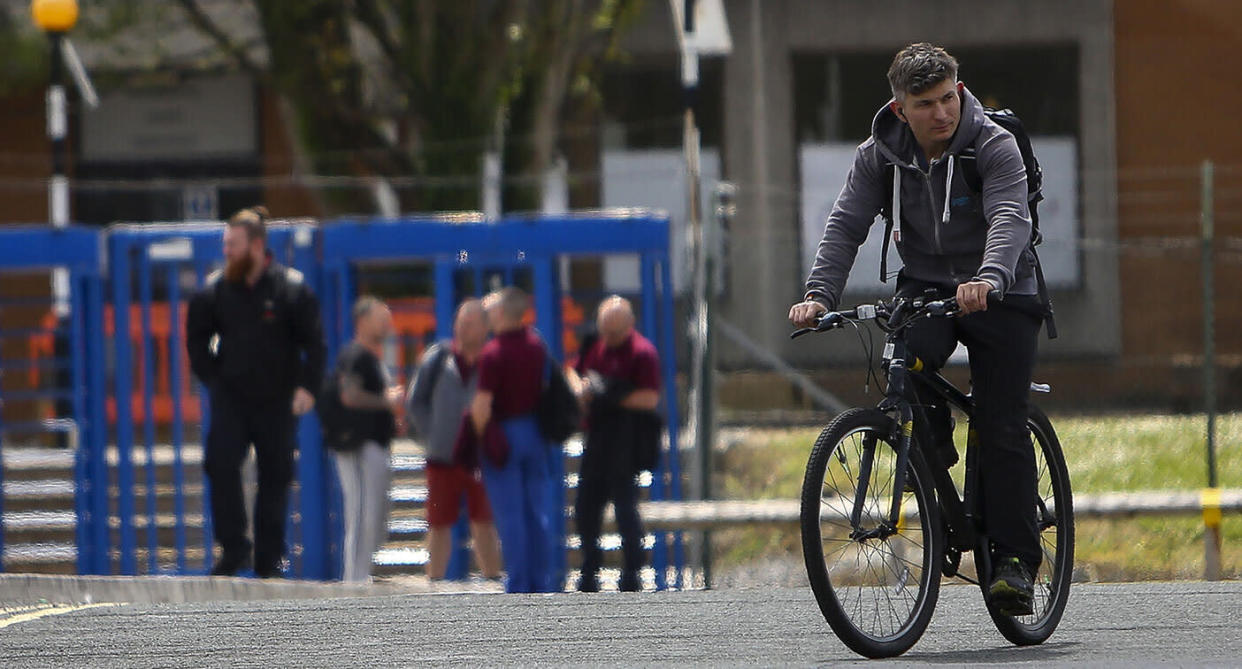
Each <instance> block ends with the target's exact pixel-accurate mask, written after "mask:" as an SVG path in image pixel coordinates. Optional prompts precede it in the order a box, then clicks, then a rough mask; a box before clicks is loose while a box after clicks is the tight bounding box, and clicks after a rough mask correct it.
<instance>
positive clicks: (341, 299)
mask: <svg viewBox="0 0 1242 669" xmlns="http://www.w3.org/2000/svg"><path fill="white" fill-rule="evenodd" d="M668 239H669V237H668V220H667V218H661V217H654V216H648V215H632V214H629V215H618V216H609V215H607V214H594V215H588V216H565V217H556V218H538V219H525V218H522V219H508V220H504V221H501V222H498V223H482V222H468V223H461V222H450V221H445V220H437V219H427V218H422V219H414V218H411V219H398V220H345V221H339V222H336V223H334V224H331V225H328V226H325V227H324V229H323V255H322V262H323V273H322V283H321V284H320V295H321V296H322V303H323V305H324V319H325V330H326V336H327V340H328V350H329V353H330V355H333V356H335V354H336V352H337V351H338V350H339V349H340V347H341V346H342V345H343V344H344V343H345V342H347V341H348V339H349V337H350V336H351V333H352V330H353V327H352V323H351V312H350V308H349V307H350V305H351V303H352V301H353V299H354V298H355V297H356V286H357V277H356V267H357V265H358V263H364V262H379V261H388V262H393V261H402V260H405V261H408V260H410V259H414V258H419V259H428V260H430V261H431V262H432V263H433V266H434V290H435V310H436V312H435V316H436V329H437V332H436V335H437V337H438V338H442V339H443V338H448V337H449V336H451V332H452V323H453V314H454V310H455V308H456V305H457V303H458V302H459V301H460V298H461V297H462V296H461V295H459V294H458V290H457V286H458V285H459V284H458V281H457V280H456V279H457V276H458V275H460V274H461V273H463V272H464V273H469V274H472V275H474V277H475V279H474V281H472V282H471V283H472V285H473V287H474V291H475V292H476V293H477V292H479V291H481V289H482V284H483V281H481V280H480V279H481V276H482V273H483V272H484V271H487V270H499V271H501V272H503V274H504V276H505V278H506V282H507V283H512V282H513V278H514V275H515V273H517V272H529V273H530V277H531V284H532V289H533V290H532V292H533V297H534V304H535V317H536V326H537V327H538V329H539V330H540V331H541V332H543V333H545V335H546V338H547V341H548V343H549V346H550V348H551V349H552V352H553V354H554V355H555V356H557V357H558V358H560V359H563V358H564V351H563V350H562V346H561V337H560V333H561V332H562V313H561V299H560V298H561V288H560V286H561V284H560V281H559V276H558V260H559V258H560V257H562V256H566V255H571V256H572V255H578V256H602V255H610V254H635V255H638V256H639V258H640V268H641V270H640V272H641V280H642V290H641V295H640V299H639V300H638V306H639V314H638V316H639V328H640V330H642V331H643V332H644V333H646V334H647V335H648V336H649V337H650V338H651V340H652V341H653V342H655V343H656V345H657V347H658V349H659V350H660V353H661V357H662V362H663V377H664V378H663V383H664V387H665V388H666V389H667V390H668V392H666V393H665V394H664V395H665V397H666V399H667V401H666V407H665V411H666V412H667V414H666V415H667V419H668V426H669V427H668V431H669V434H668V436H669V443H670V444H673V445H674V446H673V447H672V448H671V449H670V452H668V453H666V455H665V457H664V458H663V462H662V465H661V468H660V471H659V472H657V473H655V474H654V476H653V480H652V482H651V485H650V488H649V495H650V497H651V499H654V500H662V499H680V498H681V476H680V468H679V462H678V458H677V455H676V447H675V445H676V444H677V429H678V411H677V402H676V392H675V388H676V378H675V376H676V363H675V357H674V350H673V336H674V335H673V332H674V314H673V288H672V280H671V270H670V265H669V257H668V247H669V243H668ZM549 464H550V471H551V472H552V473H553V478H554V480H555V481H556V487H555V490H554V491H553V494H552V495H550V496H549V498H550V500H551V502H550V503H551V505H552V507H553V508H552V510H551V511H552V513H551V516H552V518H554V519H556V522H557V528H556V532H557V534H558V535H559V536H560V537H561V539H562V545H563V544H564V538H565V536H566V531H565V522H564V521H565V513H564V509H565V506H566V504H565V502H566V500H565V481H566V477H565V470H564V458H562V457H560V456H559V455H558V456H557V457H553V458H550V460H549ZM338 532H339V530H338ZM651 540H652V542H653V547H652V564H653V567H654V568H655V580H656V586H657V587H658V588H661V589H663V588H666V587H668V586H669V585H670V579H669V577H670V576H672V579H671V580H672V583H671V585H673V586H674V587H681V586H682V573H683V570H682V567H683V565H684V558H683V555H682V550H681V539H680V536H679V535H675V536H673V537H671V538H670V537H669V536H667V535H664V534H659V535H656V536H653V537H651ZM332 542H333V544H334V545H335V544H337V543H339V534H338V533H337V532H334V536H333V540H332ZM670 551H671V553H672V555H671V556H670ZM333 554H336V551H335V550H334V551H333ZM670 557H671V561H670ZM556 559H557V561H558V564H556V565H554V568H555V569H557V570H558V571H559V573H561V574H562V575H564V574H566V573H567V565H566V564H565V559H566V554H565V553H564V552H563V551H562V552H558V553H557V555H556Z"/></svg>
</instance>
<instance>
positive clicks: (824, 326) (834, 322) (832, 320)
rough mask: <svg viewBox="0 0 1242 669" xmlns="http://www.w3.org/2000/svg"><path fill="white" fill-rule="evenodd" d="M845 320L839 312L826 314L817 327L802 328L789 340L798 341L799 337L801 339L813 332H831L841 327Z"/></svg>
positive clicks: (794, 332)
mask: <svg viewBox="0 0 1242 669" xmlns="http://www.w3.org/2000/svg"><path fill="white" fill-rule="evenodd" d="M844 320H845V319H844V317H843V316H842V315H841V314H840V313H839V312H836V311H830V312H828V313H826V314H824V317H823V318H821V319H819V322H818V323H816V324H815V327H810V328H801V329H798V330H794V331H793V332H792V333H790V335H789V338H790V339H797V338H798V337H801V336H802V335H804V334H810V333H812V332H824V331H827V330H831V329H833V328H835V327H837V326H838V325H840V324H841V323H842V321H844Z"/></svg>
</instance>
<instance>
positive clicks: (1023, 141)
mask: <svg viewBox="0 0 1242 669" xmlns="http://www.w3.org/2000/svg"><path fill="white" fill-rule="evenodd" d="M983 114H984V115H985V116H987V117H988V118H989V119H991V120H992V122H994V123H996V125H999V126H1000V127H1002V128H1004V129H1005V130H1008V131H1009V134H1011V135H1013V138H1014V140H1015V141H1016V142H1017V143H1018V151H1019V152H1020V153H1021V154H1022V164H1023V165H1024V166H1025V167H1026V192H1027V207H1028V209H1029V210H1030V212H1031V243H1030V249H1031V255H1032V256H1034V258H1035V281H1036V283H1037V284H1038V286H1039V301H1040V303H1041V304H1042V305H1043V309H1044V324H1045V327H1046V329H1047V332H1048V338H1049V339H1056V338H1057V326H1056V321H1055V320H1054V319H1053V309H1052V298H1051V297H1049V295H1048V285H1047V283H1046V282H1045V281H1044V269H1043V267H1042V266H1041V265H1040V262H1039V253H1037V252H1036V250H1035V247H1036V246H1039V245H1040V244H1041V243H1042V242H1043V241H1044V238H1043V235H1041V234H1040V232H1039V203H1040V202H1041V201H1043V199H1044V193H1043V188H1044V171H1043V169H1042V168H1041V167H1040V166H1039V159H1038V158H1036V157H1035V150H1034V148H1032V147H1031V136H1030V135H1028V134H1027V132H1026V126H1024V125H1023V124H1022V119H1020V118H1018V115H1017V114H1015V113H1013V111H1011V110H1009V109H992V108H991V107H984V108H983ZM958 160H959V163H958V164H959V165H961V167H962V178H963V179H965V180H966V185H968V186H969V187H970V189H971V190H973V191H974V192H976V193H980V192H983V177H981V176H980V175H979V166H978V164H977V163H976V162H975V148H974V147H973V146H972V147H968V148H966V149H965V150H963V151H962V152H961V153H960V154H959V155H958ZM885 169H886V172H885V174H886V176H887V178H886V179H884V183H885V184H886V186H885V189H886V197H885V198H884V204H883V205H881V209H880V215H881V216H883V217H884V243H883V244H884V245H883V248H882V249H881V251H880V281H881V282H883V283H887V282H888V245H889V242H890V241H891V240H892V237H893V225H894V221H893V212H892V206H893V204H892V203H893V190H892V189H893V175H892V170H895V169H897V168H896V166H894V165H893V164H892V163H888V164H887V165H885Z"/></svg>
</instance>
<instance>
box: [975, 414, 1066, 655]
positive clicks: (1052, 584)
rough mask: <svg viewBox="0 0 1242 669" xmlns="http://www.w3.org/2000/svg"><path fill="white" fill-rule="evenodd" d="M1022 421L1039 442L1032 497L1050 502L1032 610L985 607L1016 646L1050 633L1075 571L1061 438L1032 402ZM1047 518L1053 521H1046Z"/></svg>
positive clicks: (1043, 526) (1062, 609) (1043, 519)
mask: <svg viewBox="0 0 1242 669" xmlns="http://www.w3.org/2000/svg"><path fill="white" fill-rule="evenodd" d="M1027 426H1028V427H1029V428H1030V432H1031V438H1032V439H1033V440H1034V441H1035V444H1036V445H1037V446H1038V447H1039V448H1038V449H1037V450H1036V453H1035V455H1036V457H1035V462H1036V467H1037V473H1036V476H1037V479H1036V486H1037V496H1038V497H1039V498H1040V500H1041V501H1042V502H1043V504H1044V508H1045V509H1046V508H1048V502H1049V501H1051V502H1052V503H1053V506H1052V508H1053V509H1055V510H1054V511H1051V512H1049V513H1050V515H1051V516H1052V517H1048V516H1045V515H1043V514H1042V513H1041V516H1040V519H1039V522H1040V525H1041V533H1040V546H1041V547H1042V549H1043V551H1044V560H1043V563H1042V564H1041V565H1040V568H1039V572H1038V573H1036V574H1035V611H1034V612H1033V613H1032V614H1031V615H1029V616H1017V617H1014V616H1009V615H1006V614H1003V613H1000V612H998V611H996V610H995V609H993V608H992V606H991V605H989V606H988V615H989V616H991V618H992V623H993V624H995V625H996V629H997V631H999V632H1000V633H1001V635H1002V636H1004V637H1005V638H1006V639H1007V640H1009V641H1010V642H1011V643H1013V644H1014V645H1017V646H1034V645H1037V644H1041V643H1043V642H1044V641H1046V640H1048V637H1050V636H1052V633H1053V632H1054V631H1056V628H1057V625H1058V624H1060V622H1061V616H1062V615H1063V614H1064V613H1065V605H1066V603H1067V602H1068V601H1069V591H1070V582H1071V581H1073V575H1074V496H1073V491H1072V489H1071V487H1070V480H1069V470H1068V469H1067V468H1066V466H1065V455H1064V454H1063V453H1062V451H1061V441H1060V439H1058V438H1057V433H1056V430H1054V429H1053V427H1052V422H1051V421H1049V420H1048V416H1047V415H1045V414H1044V412H1043V411H1041V410H1039V409H1038V408H1036V407H1031V410H1030V415H1029V417H1028V419H1027ZM1037 513H1040V512H1039V511H1038V510H1037ZM1049 522H1053V523H1054V524H1052V525H1048V523H1049ZM1050 528H1052V532H1051V533H1050V532H1049V531H1048V530H1049V529H1050ZM1049 534H1051V535H1052V536H1051V537H1049V536H1048V535H1049ZM1050 551H1051V554H1050Z"/></svg>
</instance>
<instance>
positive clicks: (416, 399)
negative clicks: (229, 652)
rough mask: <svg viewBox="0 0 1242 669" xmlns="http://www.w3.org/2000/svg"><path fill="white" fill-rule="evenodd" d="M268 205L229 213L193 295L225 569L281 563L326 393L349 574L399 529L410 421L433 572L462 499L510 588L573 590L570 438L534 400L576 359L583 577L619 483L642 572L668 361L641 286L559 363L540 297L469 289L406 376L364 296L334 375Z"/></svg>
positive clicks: (636, 567) (625, 539) (573, 380)
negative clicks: (312, 417) (297, 481)
mask: <svg viewBox="0 0 1242 669" xmlns="http://www.w3.org/2000/svg"><path fill="white" fill-rule="evenodd" d="M266 218H267V212H266V211H265V210H264V209H263V208H262V207H255V208H252V209H245V210H242V211H240V212H238V213H237V214H235V215H234V216H233V217H232V218H230V219H229V221H228V225H227V226H226V228H225V233H224V251H225V261H226V264H225V267H224V269H222V270H221V271H219V272H216V273H215V274H213V275H212V276H210V277H209V278H208V281H207V285H206V286H205V287H204V289H203V290H202V291H200V292H199V293H198V294H196V295H195V296H194V298H193V299H192V300H191V303H190V306H189V309H188V313H187V323H186V329H187V336H186V345H187V348H188V349H189V357H190V361H191V366H192V368H193V371H194V373H195V375H196V376H197V377H198V378H199V379H200V380H201V381H202V382H203V383H204V384H205V385H206V386H207V388H208V390H209V396H210V400H211V409H212V413H211V423H210V429H209V431H208V434H207V438H206V449H205V450H206V452H205V455H204V469H205V471H206V474H207V477H208V480H209V482H210V484H211V502H210V503H211V510H212V516H213V520H214V525H213V527H214V532H215V539H216V542H217V543H219V544H220V547H221V556H220V558H219V559H218V560H217V561H216V562H215V564H214V566H213V568H212V572H211V573H212V574H213V575H235V574H237V573H239V572H241V571H244V570H246V569H248V568H251V567H253V569H254V572H255V574H256V575H258V576H260V577H275V576H279V575H280V574H281V573H282V570H283V561H284V551H285V540H284V528H285V523H286V518H287V514H288V508H287V507H288V503H287V500H288V489H289V484H290V483H291V482H292V479H293V467H294V449H295V433H296V425H297V418H298V417H299V416H302V415H304V414H306V413H308V412H310V411H312V410H313V409H315V408H316V403H317V400H318V402H319V403H320V406H319V409H320V416H321V419H323V420H324V422H325V428H326V423H327V416H328V415H337V414H344V415H348V423H347V425H348V429H347V430H345V431H344V432H338V431H333V430H328V429H325V434H326V435H329V436H330V438H329V437H326V438H325V439H326V442H327V445H328V446H329V447H330V448H332V449H333V456H334V459H335V463H336V469H337V473H338V477H339V479H340V483H341V492H342V498H343V511H344V526H345V540H344V545H343V548H342V558H343V560H342V561H343V573H342V578H343V580H345V581H354V582H359V581H361V582H365V581H367V580H369V579H370V571H371V564H372V559H373V554H374V552H375V551H376V550H377V549H378V548H379V547H380V545H382V543H383V542H384V540H385V538H386V537H387V534H388V531H387V517H388V489H389V483H390V476H391V474H390V472H391V468H390V464H389V457H390V444H391V441H392V439H393V438H395V437H396V436H398V435H400V434H402V433H404V432H405V431H406V430H409V431H410V432H411V433H412V434H413V435H414V436H415V437H416V438H417V439H418V440H419V441H420V442H421V443H422V444H423V446H424V448H425V451H426V460H427V468H426V472H427V502H426V510H427V524H428V527H429V530H428V548H429V554H430V555H429V562H428V565H427V573H428V575H429V576H430V577H431V578H432V579H442V578H444V576H445V573H446V568H447V564H448V558H449V555H450V554H451V552H452V548H453V546H452V544H453V538H452V527H453V526H454V525H455V524H456V523H457V521H458V519H459V517H460V515H461V513H462V512H463V510H464V512H465V513H466V514H467V516H468V518H469V524H470V530H471V539H472V544H473V548H474V553H475V556H476V558H477V560H478V563H479V567H480V569H481V571H482V572H483V575H484V576H485V577H487V578H491V579H499V578H500V575H501V568H502V565H503V569H504V573H505V578H506V580H505V589H506V591H507V592H555V591H559V590H560V589H561V587H562V582H561V579H562V577H561V575H560V574H559V573H558V569H557V568H556V566H555V563H556V561H555V560H554V559H553V556H554V555H555V554H556V552H557V551H561V550H564V546H561V545H558V541H559V533H558V532H556V531H555V528H554V523H553V515H552V514H554V513H556V512H557V511H558V509H559V507H558V502H557V501H556V500H555V499H553V497H552V496H551V495H552V493H553V491H554V490H555V489H557V486H555V485H554V483H555V482H554V481H552V480H551V478H550V476H551V474H550V472H551V471H556V470H553V469H552V467H551V463H552V462H553V458H560V457H563V456H562V453H561V448H560V444H559V443H554V441H553V440H550V439H549V438H548V437H546V436H545V435H544V434H543V433H542V431H541V428H540V421H539V420H538V419H537V416H536V413H537V410H538V409H539V408H540V399H541V397H542V396H543V395H544V393H545V391H546V389H547V388H548V387H549V386H550V384H551V381H552V379H553V376H554V375H560V374H564V375H565V378H566V382H567V385H568V387H569V388H570V389H571V390H572V391H573V393H574V394H575V396H576V398H577V400H578V402H579V404H580V407H581V408H582V410H583V416H584V431H585V434H586V443H585V449H584V453H583V457H582V469H581V471H580V476H579V485H578V496H577V500H576V504H575V515H576V518H577V524H578V532H579V534H580V535H581V537H582V556H583V557H582V570H581V571H582V576H581V579H580V581H579V584H578V588H579V589H580V590H582V591H585V592H593V591H596V590H598V589H599V581H598V572H599V569H600V564H601V552H600V548H599V545H598V539H599V534H600V528H601V525H602V517H603V510H604V506H605V504H606V503H607V502H608V501H610V500H611V501H612V503H613V505H614V507H615V509H616V517H617V524H618V528H619V529H620V531H621V535H622V549H623V553H624V567H623V570H622V577H621V580H620V582H619V587H620V589H622V590H639V589H641V585H642V584H641V580H640V570H641V569H642V567H643V564H644V562H645V557H644V555H645V554H644V550H643V545H642V539H643V531H642V525H641V521H640V519H639V515H638V506H637V504H638V487H637V481H636V476H637V474H638V473H639V471H640V469H650V468H653V467H654V462H652V460H653V458H651V457H644V456H643V455H642V454H647V453H657V452H658V450H659V439H660V423H659V418H658V416H657V414H656V409H657V406H658V404H659V400H660V383H659V379H660V375H659V365H658V361H657V358H656V351H655V347H654V346H652V344H651V342H650V341H648V340H647V339H646V338H645V337H643V336H642V335H641V334H639V333H638V332H637V331H636V330H635V329H634V324H635V318H634V312H633V308H632V306H631V305H630V303H629V302H628V301H626V300H625V299H623V298H621V297H616V296H614V297H610V298H608V299H606V300H605V301H604V302H603V303H602V304H601V305H600V308H599V313H598V318H597V327H598V336H596V337H592V338H589V339H588V340H587V341H585V342H584V345H583V347H582V350H581V351H580V353H579V356H578V358H577V360H576V361H574V363H573V364H572V365H570V366H568V367H566V368H562V367H561V366H560V364H559V363H558V362H557V361H556V360H555V359H554V358H553V357H552V355H551V354H550V352H549V350H548V347H547V345H546V343H545V342H544V340H543V339H542V338H541V337H540V335H539V333H537V332H536V331H535V330H533V329H532V328H531V327H530V326H528V325H526V324H525V321H524V319H525V317H526V314H527V311H528V309H529V306H530V304H529V299H528V297H527V295H526V294H525V293H524V292H522V291H521V290H520V289H518V288H514V287H508V288H504V289H501V290H498V291H496V292H494V293H491V294H489V295H488V296H487V297H485V298H484V299H482V300H476V299H471V300H466V301H465V302H463V303H462V304H460V305H459V306H458V309H457V313H456V317H455V320H454V323H453V337H452V339H451V340H450V341H444V342H437V343H435V344H433V345H432V346H429V347H428V348H427V350H426V351H424V353H423V355H422V357H421V358H420V360H419V363H418V368H417V371H416V373H415V375H414V379H413V381H412V383H411V384H410V387H409V390H408V392H405V391H404V389H402V388H401V387H400V386H395V385H394V384H393V383H392V379H391V377H390V376H389V374H388V371H387V369H386V368H385V365H384V364H383V358H384V346H385V342H386V341H387V340H388V339H389V338H390V336H391V334H392V331H393V322H392V314H391V312H390V311H389V309H388V307H387V305H385V304H384V303H383V301H381V300H379V299H377V298H374V297H363V298H360V299H359V300H358V301H357V302H356V304H355V305H354V309H353V320H354V330H355V335H354V339H353V340H352V341H351V342H350V343H349V344H348V345H346V346H345V347H343V349H342V350H341V352H340V354H339V356H338V358H337V361H336V364H335V366H334V368H333V370H332V371H331V372H330V373H329V375H328V376H327V377H326V378H327V379H328V380H329V381H328V382H327V383H325V382H324V379H325V362H326V361H325V358H326V352H325V346H324V340H323V332H322V326H321V323H320V317H319V308H318V303H317V301H316V300H315V297H314V295H313V294H312V293H311V292H310V290H309V289H308V288H307V286H306V285H305V282H304V281H303V279H302V276H301V275H300V274H299V273H298V272H297V271H296V270H293V269H291V268H287V267H284V266H282V265H280V264H279V263H276V262H275V261H274V260H273V258H272V254H271V252H270V251H269V250H268V249H267V248H266V226H265V221H266ZM489 334H490V335H491V337H490V339H489ZM407 422H408V425H407ZM252 444H253V446H254V449H255V455H256V464H257V468H258V484H259V485H258V494H257V498H256V502H255V508H254V532H253V535H254V542H253V544H252V543H251V541H250V540H249V539H248V538H247V518H246V513H245V504H244V500H243V493H242V483H241V467H242V463H243V461H244V460H245V458H246V456H247V454H248V453H249V450H250V447H251V445H252Z"/></svg>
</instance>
